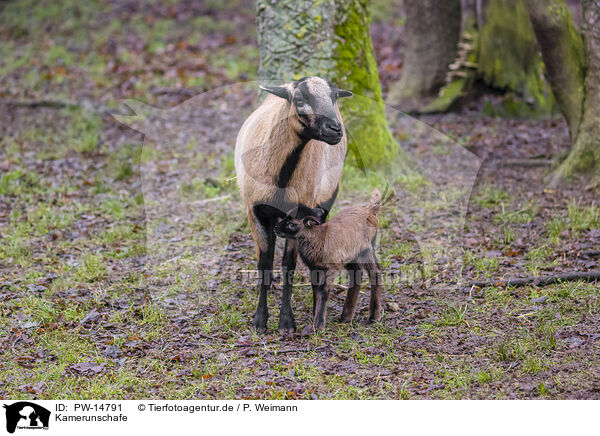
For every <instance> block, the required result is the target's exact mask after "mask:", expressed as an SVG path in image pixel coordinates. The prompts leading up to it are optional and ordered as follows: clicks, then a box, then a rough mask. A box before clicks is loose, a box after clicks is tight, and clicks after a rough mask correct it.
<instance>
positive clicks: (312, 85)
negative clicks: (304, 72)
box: [261, 77, 352, 145]
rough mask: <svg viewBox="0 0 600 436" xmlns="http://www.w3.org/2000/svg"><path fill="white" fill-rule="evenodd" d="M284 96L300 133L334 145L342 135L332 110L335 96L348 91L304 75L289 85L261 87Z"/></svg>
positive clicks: (347, 95)
mask: <svg viewBox="0 0 600 436" xmlns="http://www.w3.org/2000/svg"><path fill="white" fill-rule="evenodd" d="M261 88H262V89H264V90H265V91H267V92H269V93H271V94H274V95H276V96H278V97H281V98H285V99H286V100H288V101H289V102H290V103H291V104H292V105H293V106H294V108H295V109H296V114H297V115H298V121H299V123H300V132H299V133H300V135H301V136H303V137H305V138H308V139H316V140H318V141H323V142H326V143H328V144H330V145H335V144H337V143H338V142H340V140H341V139H342V137H343V136H344V131H343V130H344V129H343V126H342V122H341V120H340V119H338V116H337V114H336V112H335V103H336V101H337V99H338V98H342V97H350V96H351V95H352V93H351V92H350V91H344V90H342V89H338V88H336V87H335V86H333V85H332V84H331V83H329V82H327V81H326V80H323V79H321V78H320V77H305V78H303V79H300V80H298V81H296V82H294V84H293V86H292V87H284V86H280V87H264V86H263V87H261Z"/></svg>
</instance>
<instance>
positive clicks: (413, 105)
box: [388, 0, 461, 111]
mask: <svg viewBox="0 0 600 436" xmlns="http://www.w3.org/2000/svg"><path fill="white" fill-rule="evenodd" d="M460 3H461V2H460V0H444V1H439V0H404V8H405V13H406V29H405V34H406V38H407V46H406V52H405V57H404V62H403V68H402V77H401V78H400V81H399V82H398V83H397V84H395V85H393V86H392V87H391V88H390V92H389V96H388V103H389V104H391V105H394V106H396V107H398V108H400V109H402V110H405V111H419V110H420V108H422V107H423V106H425V104H426V103H428V102H429V101H431V99H432V98H434V97H436V96H437V92H438V90H439V89H440V88H441V87H442V86H443V85H444V84H445V83H446V72H447V70H448V65H449V64H450V63H451V62H452V61H453V60H454V58H455V57H456V52H457V43H458V39H459V34H460V26H461V7H460Z"/></svg>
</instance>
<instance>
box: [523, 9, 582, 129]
mask: <svg viewBox="0 0 600 436" xmlns="http://www.w3.org/2000/svg"><path fill="white" fill-rule="evenodd" d="M527 7H528V11H529V18H530V20H531V24H532V27H533V31H534V32H535V36H536V39H537V43H538V46H539V48H540V50H541V52H542V58H543V59H544V64H545V66H546V75H547V78H548V81H549V82H550V86H551V87H552V90H553V92H554V97H555V98H556V101H557V103H558V107H559V108H560V111H561V112H562V114H563V115H564V117H565V120H566V121H567V125H568V127H569V132H570V134H571V139H572V140H574V139H575V138H576V137H577V132H578V131H579V125H580V123H581V115H582V106H583V85H584V80H585V58H584V52H583V41H582V39H581V35H580V34H579V32H578V30H577V29H576V28H575V25H574V24H573V20H572V18H571V14H570V13H569V10H568V9H567V6H566V4H565V2H564V0H528V4H527Z"/></svg>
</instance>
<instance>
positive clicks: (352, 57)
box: [257, 0, 400, 166]
mask: <svg viewBox="0 0 600 436" xmlns="http://www.w3.org/2000/svg"><path fill="white" fill-rule="evenodd" d="M368 5H369V1H368V0H304V1H301V2H297V1H293V0H278V1H276V2H273V1H270V0H258V2H257V20H258V45H259V49H260V66H259V78H260V79H261V80H279V81H292V80H297V79H299V78H301V77H303V76H312V75H317V76H320V77H323V78H326V79H328V80H330V81H331V82H333V83H334V84H335V85H336V86H338V87H340V88H342V89H347V90H350V91H352V92H353V93H354V94H355V95H354V96H353V97H352V98H349V99H346V100H345V101H343V102H341V103H340V109H341V112H342V116H343V118H344V124H345V125H346V129H347V131H348V139H349V143H348V146H349V149H350V150H351V151H353V152H354V153H355V156H356V160H357V162H358V163H359V165H362V164H364V165H366V166H373V165H375V164H376V163H378V162H381V161H388V160H389V159H390V158H392V157H394V156H395V155H397V154H398V153H399V150H400V149H399V147H398V144H397V142H396V141H395V139H394V138H393V137H392V134H391V132H390V130H389V128H388V125H387V121H386V118H385V108H384V102H383V97H382V93H381V85H380V83H379V74H378V70H377V64H376V61H375V55H374V53H373V47H372V44H371V37H370V35H369V24H370V18H371V17H370V10H369V6H368Z"/></svg>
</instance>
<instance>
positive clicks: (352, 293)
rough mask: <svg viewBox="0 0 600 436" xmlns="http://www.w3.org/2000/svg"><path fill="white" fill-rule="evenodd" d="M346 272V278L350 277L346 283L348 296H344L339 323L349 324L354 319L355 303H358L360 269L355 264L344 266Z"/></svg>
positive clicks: (360, 280)
mask: <svg viewBox="0 0 600 436" xmlns="http://www.w3.org/2000/svg"><path fill="white" fill-rule="evenodd" d="M346 269H347V270H348V276H349V277H350V280H349V283H348V294H347V295H346V301H345V303H344V309H343V310H342V316H341V318H340V321H341V322H350V321H352V318H354V311H355V310H356V303H357V301H358V292H359V291H360V286H361V283H362V269H361V268H360V267H359V266H358V265H356V264H348V265H346Z"/></svg>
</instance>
